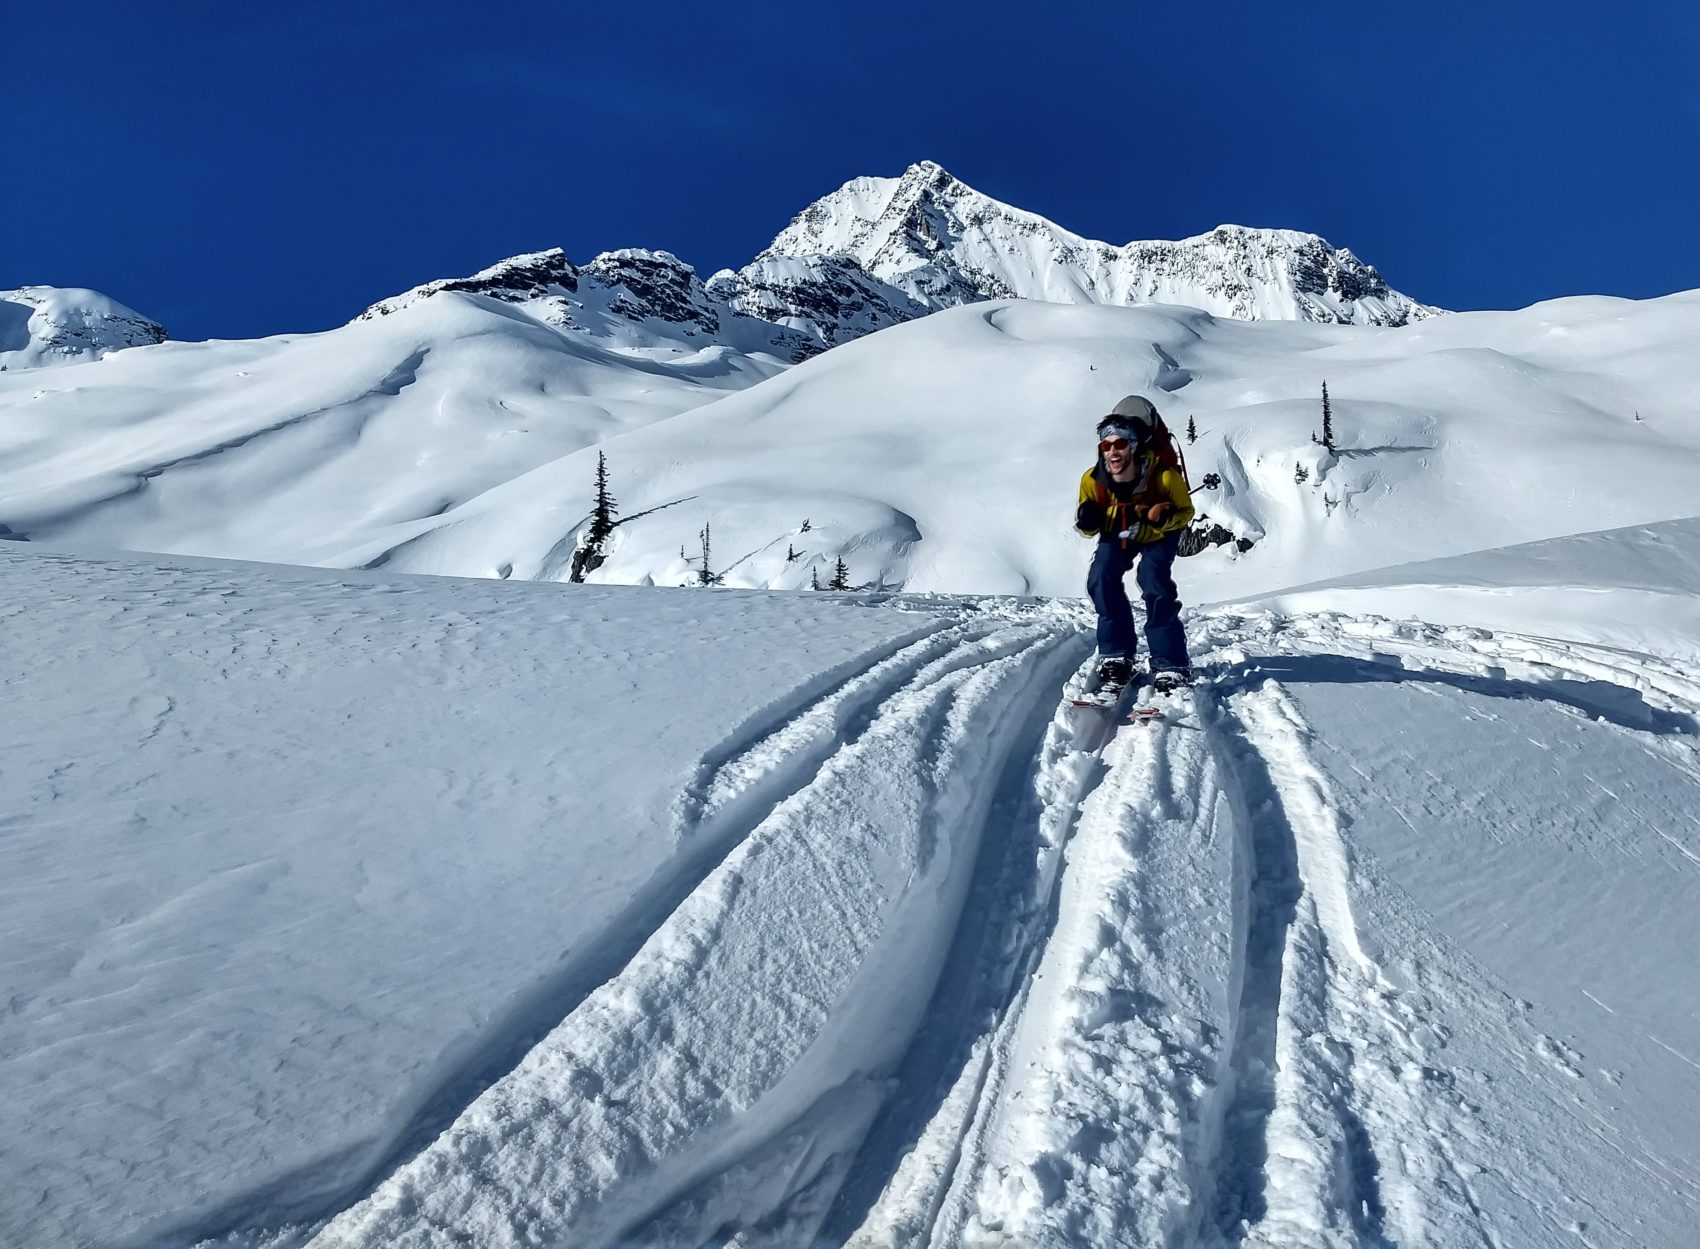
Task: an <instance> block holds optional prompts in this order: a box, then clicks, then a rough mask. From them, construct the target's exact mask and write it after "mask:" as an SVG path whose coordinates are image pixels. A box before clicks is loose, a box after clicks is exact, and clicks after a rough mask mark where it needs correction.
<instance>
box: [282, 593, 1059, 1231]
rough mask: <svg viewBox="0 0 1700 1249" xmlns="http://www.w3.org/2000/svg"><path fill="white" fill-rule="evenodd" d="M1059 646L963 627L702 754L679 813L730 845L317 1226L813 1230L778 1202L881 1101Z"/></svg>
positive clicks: (1015, 633) (851, 1136)
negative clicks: (1021, 712)
mask: <svg viewBox="0 0 1700 1249" xmlns="http://www.w3.org/2000/svg"><path fill="white" fill-rule="evenodd" d="M1069 640H1071V639H1070V635H1069V633H1068V632H1066V631H1064V630H1060V629H1059V628H1057V626H1056V625H1055V624H1039V625H1026V626H1019V625H1018V626H1016V627H1013V628H1011V627H1008V626H1005V627H1003V628H1001V629H999V628H994V627H990V626H987V625H984V624H976V623H973V622H969V623H967V624H964V625H962V626H960V627H958V628H957V629H956V630H955V631H954V633H952V635H951V636H950V637H949V638H948V639H945V640H941V639H940V638H937V637H935V638H929V639H924V640H923V641H921V642H919V643H916V644H914V645H913V646H912V647H910V648H908V649H907V650H906V651H903V652H900V653H899V654H897V655H894V656H891V657H890V658H888V659H886V660H884V661H881V662H879V663H876V664H875V665H874V666H873V667H872V668H871V669H870V670H869V671H868V673H867V674H865V675H864V676H862V677H859V678H856V679H854V680H852V681H850V682H847V683H846V684H845V685H844V686H842V687H841V688H840V689H839V690H837V691H835V692H833V693H831V694H829V695H828V696H827V697H826V698H825V699H823V700H822V701H821V702H820V703H818V704H816V705H815V706H813V707H811V708H809V709H808V710H806V711H804V712H803V713H801V714H800V715H799V716H797V717H795V718H793V719H791V720H790V721H788V722H787V723H784V724H782V725H780V726H779V727H778V728H777V729H775V730H774V731H773V732H772V733H770V734H767V735H765V736H764V737H763V738H762V739H761V740H760V741H758V742H755V743H754V744H752V745H751V746H750V747H749V748H748V749H747V750H744V751H741V752H737V753H736V754H735V755H734V757H731V758H729V759H727V760H726V761H725V762H724V763H721V764H718V765H715V764H711V765H710V766H709V768H708V770H707V772H706V774H705V775H701V776H699V778H698V781H697V783H696V785H694V786H693V787H692V789H693V792H692V793H691V794H690V795H687V797H686V800H685V802H684V804H683V806H682V813H683V816H684V818H683V827H684V828H685V830H686V834H687V835H691V836H702V835H704V834H705V833H709V832H710V830H712V833H711V835H712V837H713V838H714V839H715V840H717V841H721V842H728V843H731V847H730V849H729V851H728V853H727V854H726V856H725V857H724V858H723V859H722V860H721V861H720V862H719V863H718V865H717V866H716V867H715V868H714V869H713V870H712V871H711V872H709V873H708V874H707V876H706V877H705V878H704V879H703V881H702V883H701V885H699V886H698V887H697V888H696V889H695V890H694V891H692V892H691V893H690V894H689V896H688V897H686V898H685V899H684V901H683V902H682V903H681V904H680V905H679V906H678V908H677V909H676V910H674V911H673V913H672V914H671V915H669V916H668V917H667V919H666V921H665V922H664V923H663V924H661V925H660V927H659V928H658V929H656V931H655V932H654V933H653V934H652V935H651V936H650V937H649V939H648V940H647V941H646V942H645V943H644V944H643V947H642V949H641V950H640V951H639V953H638V954H637V956H636V957H634V958H633V959H632V961H631V962H630V963H629V964H628V965H627V966H626V967H625V969H624V970H622V971H621V972H620V973H619V974H618V975H617V976H615V977H614V978H613V979H611V980H609V981H608V982H607V983H606V984H604V985H602V986H601V987H600V988H598V989H597V990H596V991H594V992H593V993H591V994H590V995H589V996H588V997H587V998H586V999H585V1000H584V1002H583V1003H582V1004H580V1005H579V1007H578V1008H577V1009H576V1010H575V1011H573V1013H572V1014H571V1015H569V1016H568V1017H567V1018H566V1019H565V1020H564V1021H563V1022H562V1023H561V1025H560V1026H559V1027H558V1028H557V1029H556V1030H555V1031H554V1032H553V1033H552V1034H551V1035H550V1036H549V1037H547V1038H545V1039H544V1040H543V1041H542V1042H541V1043H540V1044H539V1045H538V1046H536V1047H535V1048H534V1049H533V1050H532V1051H531V1052H530V1053H529V1054H528V1055H527V1056H526V1057H525V1059H524V1061H523V1062H522V1063H521V1064H520V1066H519V1067H518V1068H517V1069H516V1070H515V1071H514V1072H512V1073H511V1074H510V1075H509V1076H507V1077H506V1078H504V1079H502V1080H501V1081H499V1082H497V1084H496V1085H494V1086H493V1087H492V1088H491V1089H490V1090H489V1091H488V1092H486V1093H485V1094H484V1095H483V1096H481V1097H480V1098H479V1099H478V1100H477V1101H475V1102H474V1103H473V1104H472V1105H471V1106H470V1107H469V1108H468V1109H467V1111H466V1112H465V1113H464V1114H463V1115H462V1116H461V1118H460V1119H459V1120H458V1121H457V1122H456V1123H455V1124H454V1125H453V1126H452V1127H451V1128H450V1129H449V1130H448V1131H447V1132H446V1133H445V1134H444V1135H443V1136H442V1137H440V1138H439V1139H438V1140H437V1141H436V1142H435V1143H434V1144H433V1145H432V1146H430V1147H429V1148H428V1149H426V1150H425V1151H424V1152H423V1153H422V1154H421V1155H420V1156H419V1157H417V1158H416V1159H414V1160H413V1161H412V1162H410V1163H408V1164H406V1165H404V1166H403V1167H401V1168H400V1170H399V1171H398V1172H397V1173H396V1174H395V1175H394V1176H392V1177H391V1178H390V1179H389V1180H388V1181H386V1182H385V1183H384V1184H382V1185H381V1186H380V1187H379V1188H378V1190H377V1191H376V1192H375V1193H374V1194H373V1195H372V1196H371V1197H370V1198H368V1199H367V1200H366V1201H365V1202H363V1203H361V1204H360V1205H358V1206H356V1207H355V1208H353V1209H352V1210H350V1211H348V1212H346V1213H345V1214H343V1215H342V1216H339V1217H338V1218H336V1219H334V1220H333V1221H332V1222H331V1223H330V1225H329V1226H327V1227H326V1228H325V1229H324V1230H323V1231H322V1232H321V1233H320V1234H319V1235H318V1236H317V1237H316V1238H315V1239H314V1240H313V1242H312V1243H313V1244H315V1245H319V1246H327V1247H328V1246H346V1245H378V1244H381V1245H429V1244H443V1243H451V1242H452V1241H455V1240H457V1239H458V1238H461V1237H470V1238H471V1240H472V1241H473V1242H474V1243H478V1244H481V1245H492V1246H495V1245H520V1244H533V1243H539V1238H542V1240H543V1241H544V1242H545V1243H546V1242H547V1241H548V1240H549V1239H551V1238H562V1237H564V1238H565V1239H566V1240H568V1241H570V1243H572V1244H574V1245H585V1246H589V1245H602V1244H615V1243H619V1242H620V1241H621V1239H622V1238H624V1237H626V1236H628V1235H637V1236H638V1239H640V1240H642V1241H645V1242H652V1243H690V1244H695V1243H700V1240H701V1239H702V1237H703V1236H704V1235H705V1234H707V1233H710V1232H712V1231H713V1229H714V1228H715V1227H717V1226H722V1225H726V1224H734V1225H736V1224H740V1223H744V1222H746V1221H747V1222H755V1221H756V1220H758V1219H759V1218H760V1217H762V1216H764V1215H766V1214H768V1213H769V1212H770V1211H771V1210H772V1209H774V1208H775V1207H779V1206H782V1205H785V1204H786V1203H790V1204H792V1205H793V1206H798V1207H799V1208H800V1209H801V1210H802V1213H801V1214H800V1215H793V1216H791V1219H792V1223H791V1226H789V1228H788V1230H787V1231H786V1232H785V1236H788V1237H793V1238H795V1237H798V1236H801V1237H803V1238H807V1237H808V1236H809V1235H811V1234H812V1231H811V1229H809V1228H808V1227H807V1226H801V1227H799V1226H796V1225H795V1220H796V1219H797V1218H799V1217H800V1218H803V1219H805V1220H806V1218H807V1215H808V1211H807V1205H808V1203H807V1201H806V1200H803V1201H798V1200H797V1198H798V1196H799V1194H803V1196H805V1197H806V1195H807V1192H808V1190H809V1189H810V1188H811V1187H812V1186H815V1185H816V1184H817V1182H818V1181H820V1180H822V1178H823V1174H824V1178H825V1179H827V1180H831V1179H833V1178H834V1175H833V1173H832V1168H833V1167H834V1166H835V1165H836V1160H837V1159H838V1158H839V1157H840V1156H842V1155H844V1154H845V1153H846V1152H847V1151H848V1150H849V1149H851V1148H853V1147H854V1145H855V1143H856V1141H857V1139H858V1138H859V1136H860V1133H861V1131H862V1130H863V1128H864V1127H865V1125H866V1123H867V1121H868V1119H869V1118H870V1116H871V1114H872V1112H873V1110H874V1109H875V1107H876V1106H877V1101H878V1096H879V1092H880V1088H881V1081H882V1079H883V1076H884V1073H885V1068H887V1067H888V1066H889V1065H890V1063H891V1061H892V1059H893V1058H894V1057H895V1055H894V1054H892V1053H891V1052H890V1051H891V1048H892V1046H893V1045H894V1043H900V1042H901V1039H902V1037H903V1035H904V1029H903V1025H902V1021H903V1020H904V1019H905V1017H913V1016H914V1015H916V1014H917V1013H918V1010H919V1007H920V1005H921V1003H920V1002H918V1001H914V1000H911V999H913V998H915V997H916V996H917V993H918V992H919V993H925V992H926V991H927V990H928V989H930V986H931V978H930V977H929V976H928V975H926V974H925V972H924V970H923V968H924V967H925V965H926V963H927V961H928V960H929V959H930V958H934V957H935V951H936V950H938V949H939V948H941V947H942V946H943V945H944V944H945V943H946V942H947V941H948V938H949V936H950V933H951V931H952V930H953V928H954V925H955V922H956V911H957V908H958V907H959V906H960V902H961V898H962V893H963V889H964V886H965V884H966V880H967V876H968V874H969V871H970V870H971V869H972V867H973V863H974V859H975V850H976V846H975V844H974V842H975V838H976V835H977V831H978V823H979V819H980V818H981V817H983V813H984V812H983V807H984V804H983V803H982V802H980V799H979V794H980V793H981V792H983V791H984V790H985V789H986V788H987V787H988V785H989V783H990V782H991V781H992V780H994V779H995V777H996V774H997V772H998V769H999V768H1000V767H1001V766H1002V765H1003V762H1004V755H1005V753H1006V752H1007V749H1008V745H1009V742H1010V741H1011V739H1012V735H1013V734H1014V733H1015V731H1016V730H1017V729H1018V728H1019V725H1020V720H1021V717H1020V716H1018V715H1017V716H1012V715H1011V714H1010V711H1011V708H1019V707H1021V706H1022V705H1024V704H1031V703H1033V702H1034V700H1036V699H1041V700H1044V702H1045V703H1046V704H1048V702H1049V698H1050V696H1051V692H1052V691H1054V689H1055V683H1056V680H1057V679H1058V678H1059V677H1060V675H1061V673H1060V671H1053V670H1055V669H1056V668H1057V664H1058V662H1059V661H1058V658H1057V654H1058V651H1057V648H1058V645H1059V644H1060V643H1062V642H1064V641H1069ZM1067 657H1068V656H1066V655H1065V656H1064V658H1067ZM823 753H824V755H825V757H824V759H821V758H820V756H821V755H822V754H823ZM817 760H818V762H817ZM881 967H887V968H890V969H891V971H888V972H887V974H884V975H881V974H880V968H881ZM899 967H900V968H901V970H902V973H903V974H901V975H898V974H892V972H894V971H895V970H896V969H897V968H899ZM935 971H936V968H935ZM727 1038H733V1040H732V1041H731V1043H730V1044H728V1043H727ZM775 1171H777V1172H778V1178H777V1179H776V1178H775V1175H774V1172H775ZM752 1173H759V1174H760V1177H761V1178H760V1179H759V1180H757V1179H755V1178H753V1175H752ZM830 1188H831V1185H830V1184H828V1185H827V1186H826V1191H830ZM653 1220H659V1222H654V1223H652V1221H653ZM646 1223H648V1224H651V1226H650V1227H649V1228H648V1229H647V1230H646V1231H644V1232H642V1233H641V1234H640V1233H638V1232H637V1230H636V1229H639V1228H642V1227H643V1226H644V1225H645V1224H646ZM661 1236H665V1237H666V1240H665V1242H662V1241H660V1240H659V1237H661ZM781 1243H784V1238H783V1237H782V1238H781Z"/></svg>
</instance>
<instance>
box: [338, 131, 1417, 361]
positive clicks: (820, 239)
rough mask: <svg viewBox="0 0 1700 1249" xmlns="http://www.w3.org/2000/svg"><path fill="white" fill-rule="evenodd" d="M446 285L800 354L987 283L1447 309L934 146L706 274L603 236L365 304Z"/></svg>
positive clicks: (1365, 271)
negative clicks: (1071, 201)
mask: <svg viewBox="0 0 1700 1249" xmlns="http://www.w3.org/2000/svg"><path fill="white" fill-rule="evenodd" d="M442 291H463V292H469V293H472V294H478V295H486V296H489V297H490V298H493V299H499V300H503V301H504V302H508V303H514V304H519V305H522V306H523V307H525V309H526V311H527V312H528V313H530V314H531V315H532V316H534V317H536V318H537V319H539V320H541V321H544V322H546V323H548V324H550V325H555V326H558V327H561V328H571V329H578V330H582V331H584V332H586V333H590V334H593V335H596V336H598V337H601V338H604V339H607V340H609V341H611V342H612V343H615V344H618V345H621V346H627V347H642V346H649V345H658V344H674V345H675V346H677V345H679V344H680V343H681V341H682V342H684V343H686V344H689V345H694V346H701V345H702V342H703V340H704V339H708V340H712V341H715V342H721V343H724V344H726V345H727V346H730V347H734V348H736V349H738V350H741V351H756V352H769V353H772V354H774V355H777V356H779V357H780V358H782V359H789V360H802V359H805V358H807V357H808V356H811V355H814V354H816V353H818V352H820V351H823V350H825V349H826V348H829V347H835V346H837V345H838V344H840V343H845V342H849V341H850V340H852V339H855V338H859V337H861V336H862V335H864V334H868V333H872V332H873V331H874V330H878V329H883V328H885V327H886V326H888V325H896V324H898V323H900V322H903V321H912V320H914V319H915V318H917V317H921V316H925V315H926V314H927V313H929V312H935V311H938V310H939V309H941V308H953V307H957V306H960V305H962V304H969V303H977V302H979V301H981V300H986V299H1042V300H1048V301H1051V302H1056V303H1070V304H1117V305H1130V304H1145V303H1170V304H1183V305H1188V306H1191V307H1195V308H1203V309H1205V310H1206V311H1209V312H1212V313H1215V314H1216V315H1218V316H1227V317H1236V318H1239V319H1241V320H1252V321H1321V322H1328V323H1346V324H1364V325H1403V324H1405V323H1406V322H1407V321H1411V320H1416V319H1419V318H1422V317H1427V316H1433V315H1435V314H1437V313H1439V312H1440V311H1441V310H1440V309H1438V308H1431V307H1429V306H1427V305H1425V304H1420V303H1418V302H1416V301H1415V300H1413V299H1411V298H1410V297H1409V296H1406V295H1403V294H1400V293H1399V292H1398V291H1395V290H1393V289H1392V288H1391V287H1389V286H1388V285H1387V283H1386V282H1385V281H1384V280H1383V279H1382V277H1381V275H1380V274H1379V273H1377V272H1376V271H1375V269H1374V268H1372V267H1371V266H1369V265H1366V264H1364V263H1363V262H1362V261H1361V260H1359V259H1358V258H1357V257H1356V256H1354V255H1353V254H1352V253H1351V252H1350V251H1347V250H1346V249H1344V248H1339V249H1336V248H1333V247H1331V246H1329V244H1328V243H1327V242H1326V241H1325V240H1323V239H1321V238H1318V237H1317V236H1316V235H1314V234H1303V233H1299V232H1297V231H1294V230H1256V229H1248V228H1245V227H1243V226H1226V225H1225V226H1218V227H1217V228H1216V229H1214V230H1212V231H1211V232H1210V233H1208V234H1204V235H1200V236H1198V237H1197V238H1191V239H1183V240H1181V241H1179V242H1172V243H1171V242H1135V243H1128V244H1125V245H1124V246H1120V247H1117V246H1113V245H1111V244H1109V243H1100V242H1096V241H1094V240H1092V239H1086V238H1082V237H1080V236H1079V235H1077V234H1071V233H1069V232H1068V231H1067V230H1064V229H1063V228H1062V227H1060V226H1058V225H1056V224H1054V223H1052V222H1050V221H1047V220H1046V219H1045V218H1043V217H1039V216H1036V215H1034V214H1033V213H1029V212H1023V211H1022V210H1021V209H1019V208H1012V207H1011V206H1009V205H1008V204H1004V203H1001V202H1000V201H998V200H995V199H992V198H991V197H989V196H986V195H982V194H980V192H978V191H976V190H974V189H973V188H972V187H970V186H968V185H966V184H965V183H963V182H961V181H959V180H958V179H956V178H954V177H952V176H951V175H950V174H949V173H947V172H946V171H945V170H943V169H941V168H940V167H939V166H938V165H935V164H933V163H932V162H931V161H923V162H921V163H920V164H917V165H913V166H911V167H910V168H909V170H908V171H907V172H905V173H904V174H903V176H902V177H901V178H856V179H854V180H852V181H850V182H847V183H845V184H844V185H843V186H842V187H840V188H839V189H838V190H837V191H834V192H833V193H832V194H831V195H828V196H826V197H824V198H822V199H819V200H816V201H815V202H814V203H813V204H811V205H809V206H808V207H807V208H805V209H804V210H803V211H802V212H801V213H800V214H798V216H797V217H796V219H795V220H794V221H792V223H791V224H790V225H789V226H787V227H786V228H785V229H784V230H783V231H782V232H781V233H780V234H779V236H778V237H777V238H776V239H774V241H773V243H772V245H771V246H770V247H768V248H767V249H766V250H765V251H763V252H762V253H761V255H759V256H757V257H756V258H755V260H753V261H751V262H750V263H749V264H747V265H745V266H744V267H743V268H742V269H738V270H731V269H726V270H722V271H721V272H719V273H716V274H715V275H714V276H713V277H712V278H710V279H709V281H708V282H707V283H706V284H705V283H703V282H702V281H700V280H699V279H698V277H697V274H696V271H695V270H694V269H692V268H691V267H690V266H689V265H687V264H685V263H684V262H682V261H680V260H679V259H678V258H677V257H675V256H673V255H671V254H669V253H667V252H661V251H644V250H639V249H628V250H623V251H615V252H607V253H604V254H603V255H601V256H598V257H597V258H596V259H595V260H593V261H591V262H590V263H589V264H587V265H585V266H583V267H582V268H581V267H577V266H574V265H573V264H572V263H571V262H570V261H568V260H567V258H566V256H565V255H563V254H562V253H561V252H560V251H559V250H554V251H547V252H537V253H534V254H531V255H526V256H516V257H514V258H513V259H511V260H504V261H502V262H501V263H500V264H497V265H493V266H491V267H490V268H489V269H486V270H484V271H483V272H482V273H477V274H474V275H472V276H471V277H469V278H452V279H448V280H446V281H440V282H431V283H427V284H426V285H424V286H420V287H416V288H415V289H414V290H412V291H409V292H408V293H407V294H405V295H400V296H397V297H396V298H395V299H389V300H385V301H384V302H382V303H380V304H377V305H375V306H374V307H373V308H372V309H370V310H369V311H368V312H367V313H366V314H365V315H367V316H372V315H376V314H383V313H386V312H390V311H393V310H394V309H395V308H397V307H400V306H403V305H405V304H406V303H409V302H411V301H413V300H415V299H420V298H424V297H426V296H429V295H433V294H436V293H439V292H442ZM692 340H694V343H693V342H692Z"/></svg>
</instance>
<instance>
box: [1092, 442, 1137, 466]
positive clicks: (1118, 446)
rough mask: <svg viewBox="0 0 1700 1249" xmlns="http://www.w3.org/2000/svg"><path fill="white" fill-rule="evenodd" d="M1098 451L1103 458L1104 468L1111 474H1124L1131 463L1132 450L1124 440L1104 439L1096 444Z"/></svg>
mask: <svg viewBox="0 0 1700 1249" xmlns="http://www.w3.org/2000/svg"><path fill="white" fill-rule="evenodd" d="M1098 451H1099V453H1100V454H1102V455H1103V457H1104V467H1105V468H1107V469H1109V470H1110V472H1112V473H1125V472H1127V467H1128V465H1129V464H1131V463H1132V462H1133V448H1132V446H1130V445H1129V444H1128V441H1127V439H1126V438H1106V439H1104V441H1103V442H1100V443H1099V444H1098Z"/></svg>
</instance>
